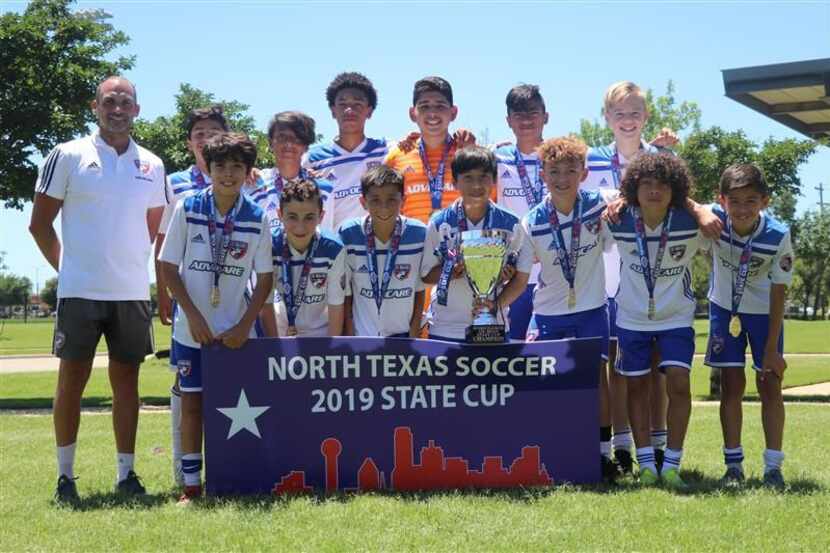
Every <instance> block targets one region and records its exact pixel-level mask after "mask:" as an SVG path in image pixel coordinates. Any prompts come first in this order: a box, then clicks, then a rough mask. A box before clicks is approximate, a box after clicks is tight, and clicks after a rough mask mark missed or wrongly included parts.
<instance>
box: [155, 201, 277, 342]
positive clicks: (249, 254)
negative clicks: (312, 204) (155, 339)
mask: <svg viewBox="0 0 830 553" xmlns="http://www.w3.org/2000/svg"><path fill="white" fill-rule="evenodd" d="M212 203H213V193H212V189H211V188H207V189H205V190H202V191H199V192H196V193H195V194H192V195H190V196H188V197H186V198H185V199H184V200H182V201H181V202H179V204H178V205H177V206H176V209H175V211H174V212H173V218H172V219H171V221H170V227H169V228H168V229H167V235H166V236H165V238H164V245H163V246H162V247H161V253H160V255H159V259H160V260H161V261H165V262H167V263H172V264H174V265H178V266H179V275H181V278H182V282H184V287H185V288H186V289H187V293H188V295H189V296H190V299H191V300H192V301H193V304H194V305H195V306H196V308H197V309H198V310H199V313H201V314H202V316H203V317H204V318H205V321H207V323H208V325H209V326H210V330H211V332H212V333H213V334H214V335H217V334H219V333H221V332H224V331H226V330H228V329H230V328H233V327H234V326H235V325H236V324H237V323H239V321H240V320H241V319H242V316H243V315H244V314H245V310H246V309H247V307H248V303H249V301H250V296H249V295H248V293H247V288H246V286H247V283H248V279H249V277H250V275H251V273H252V272H255V273H269V272H271V270H272V267H271V239H270V234H269V232H268V222H267V221H266V219H265V214H264V213H263V212H262V210H261V209H259V207H257V206H256V205H255V204H254V203H253V202H251V201H250V199H249V198H248V197H247V196H245V195H244V194H240V195H239V199H238V200H237V202H236V205H235V206H234V207H233V210H234V226H233V233H232V234H231V236H230V242H229V247H228V253H227V256H226V257H225V261H224V263H222V264H221V267H222V274H221V275H220V276H219V294H220V302H219V305H218V307H213V305H211V303H210V295H211V290H212V289H213V280H214V273H213V254H212V252H211V249H210V233H209V231H208V221H209V220H210V219H211V213H212V212H214V211H215V209H216V208H215V206H212V205H211V204H212ZM223 229H224V217H222V216H217V225H216V238H215V239H216V240H217V241H221V240H222V231H223ZM250 337H251V338H255V337H256V332H255V330H254V328H253V327H252V328H251V333H250ZM173 339H174V340H176V341H177V342H179V343H180V344H183V345H185V346H189V347H191V348H198V347H200V346H199V343H198V342H196V341H195V340H194V339H193V336H192V335H191V334H190V327H189V326H188V322H187V316H186V315H185V313H184V309H181V308H178V309H176V315H175V321H174V323H173Z"/></svg>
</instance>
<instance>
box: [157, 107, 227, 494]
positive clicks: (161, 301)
mask: <svg viewBox="0 0 830 553" xmlns="http://www.w3.org/2000/svg"><path fill="white" fill-rule="evenodd" d="M185 129H186V130H187V149H188V150H189V151H190V153H192V154H193V158H194V159H195V161H196V163H195V164H194V165H191V166H190V167H188V168H187V169H185V170H184V171H179V172H177V173H172V174H170V175H168V176H167V184H168V186H169V187H170V189H171V192H172V194H173V196H172V197H173V199H172V201H171V202H170V203H169V204H167V206H166V207H165V208H164V213H163V214H162V217H161V225H160V226H159V234H158V238H157V240H156V252H155V263H156V290H157V293H158V311H159V320H160V321H161V324H163V325H169V324H170V322H171V319H172V316H173V303H172V302H171V301H170V295H169V293H168V292H167V286H166V284H165V283H164V274H163V272H162V270H161V267H160V264H161V261H159V253H160V252H161V245H162V244H163V243H164V235H165V234H167V227H168V226H169V225H170V219H171V218H172V217H173V210H174V209H175V208H176V205H177V204H178V203H179V201H180V200H182V199H183V198H186V197H187V196H190V195H192V194H195V193H197V192H199V191H200V190H204V189H205V188H207V187H208V186H210V184H211V180H210V174H209V173H208V166H207V162H206V161H205V158H204V156H203V155H202V148H204V146H205V144H206V143H207V142H208V140H210V139H211V138H213V137H214V136H216V135H217V134H220V133H222V132H227V130H228V122H227V121H226V120H225V115H224V114H223V113H222V107H221V106H213V107H209V108H198V109H194V110H193V111H191V112H190V113H189V114H188V116H187V120H186V121H185ZM170 370H172V371H175V374H176V377H175V381H174V382H173V386H172V387H171V388H170V429H171V435H172V442H173V447H172V449H173V478H174V480H175V481H176V483H177V484H179V485H182V484H184V476H183V475H182V398H181V392H180V390H179V373H178V370H177V368H176V367H175V366H172V365H171V367H170Z"/></svg>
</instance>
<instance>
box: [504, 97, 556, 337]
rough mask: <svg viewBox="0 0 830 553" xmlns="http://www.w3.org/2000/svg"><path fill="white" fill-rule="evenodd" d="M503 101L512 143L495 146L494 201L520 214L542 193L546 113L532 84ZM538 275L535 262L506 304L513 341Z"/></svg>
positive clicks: (520, 332) (521, 330) (521, 333)
mask: <svg viewBox="0 0 830 553" xmlns="http://www.w3.org/2000/svg"><path fill="white" fill-rule="evenodd" d="M505 103H506V104H507V125H508V126H509V127H510V130H512V131H513V135H514V136H515V137H516V143H515V144H511V143H509V142H507V143H502V144H498V145H497V146H496V148H495V154H496V159H497V160H498V186H497V187H496V190H497V193H496V195H497V198H498V199H497V200H496V203H498V204H499V205H500V206H502V207H504V208H507V209H509V210H510V211H512V212H513V213H515V214H516V215H518V216H519V217H523V216H524V215H525V214H527V212H528V211H530V210H531V209H533V208H534V207H536V206H537V205H538V204H539V202H541V201H542V197H543V196H544V195H545V183H544V182H543V181H542V172H541V170H540V164H539V156H538V154H537V153H536V149H537V148H538V147H539V145H541V144H542V129H544V127H545V125H546V124H547V122H548V112H547V111H546V110H545V100H544V99H543V98H542V94H541V93H540V92H539V87H538V86H536V85H531V84H522V85H518V86H515V87H513V88H511V89H510V92H508V93H507V99H506V100H505ZM538 278H539V265H538V264H534V265H533V269H532V270H531V272H530V278H529V281H528V285H527V289H526V290H525V291H524V292H523V293H522V295H521V296H519V298H518V299H517V300H516V301H515V302H513V305H511V306H510V337H511V338H512V339H514V340H524V338H525V334H526V333H527V326H528V323H529V322H530V315H531V312H532V311H533V290H534V288H535V287H536V283H537V280H538Z"/></svg>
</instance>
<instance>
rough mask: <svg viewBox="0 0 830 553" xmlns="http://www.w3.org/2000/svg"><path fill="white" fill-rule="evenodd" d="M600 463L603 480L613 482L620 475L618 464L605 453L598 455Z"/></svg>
mask: <svg viewBox="0 0 830 553" xmlns="http://www.w3.org/2000/svg"><path fill="white" fill-rule="evenodd" d="M599 457H600V463H601V465H600V466H601V467H602V479H603V480H604V481H605V482H613V481H614V480H616V479H617V478H619V477H620V476H621V473H620V466H619V465H618V464H617V463H615V462H614V461H612V460H611V459H610V458H609V457H606V456H605V455H600V456H599Z"/></svg>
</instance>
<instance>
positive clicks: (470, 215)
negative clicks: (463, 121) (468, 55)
mask: <svg viewBox="0 0 830 553" xmlns="http://www.w3.org/2000/svg"><path fill="white" fill-rule="evenodd" d="M452 178H453V181H454V184H455V188H456V189H457V190H458V191H459V192H460V193H461V197H460V198H458V199H457V200H455V201H454V202H453V203H452V204H450V205H449V206H448V207H446V208H444V209H442V210H441V211H439V212H438V213H436V214H435V215H433V216H432V219H430V222H429V226H428V228H427V237H426V242H425V243H424V257H423V262H422V264H421V275H422V277H423V280H424V282H425V283H427V284H434V285H436V286H435V287H434V288H433V289H432V299H431V306H430V311H431V317H430V322H429V324H430V332H429V337H430V338H433V339H436V340H446V341H454V342H461V341H463V340H464V339H465V336H466V329H467V327H468V326H470V324H471V323H472V322H473V310H474V308H477V307H480V306H479V305H477V304H475V303H474V302H475V301H476V299H475V297H474V296H473V291H472V289H471V288H470V285H469V284H468V282H467V280H466V277H465V268H464V264H463V262H460V261H459V260H458V259H457V258H456V257H455V254H456V252H458V250H459V243H460V239H461V233H462V232H464V231H467V230H503V231H506V232H507V233H508V234H509V237H510V238H509V245H508V251H509V252H511V253H512V254H515V267H512V266H510V265H507V266H505V268H504V270H503V271H502V275H501V280H502V282H503V283H504V286H503V287H501V289H500V291H498V292H497V296H496V299H495V301H488V302H487V304H486V305H487V307H488V308H490V310H495V311H496V312H497V314H498V315H500V317H501V320H502V321H503V322H505V323H507V318H506V311H507V310H508V308H509V307H510V304H511V303H513V302H514V301H515V300H516V298H517V297H519V295H521V293H522V292H523V291H524V290H525V288H526V287H527V279H528V273H529V272H530V268H531V266H532V264H533V255H532V253H531V251H530V248H529V246H528V244H526V243H525V242H524V241H523V240H522V232H521V228H520V223H519V218H518V217H516V216H515V215H514V214H513V213H511V212H509V211H507V210H506V209H504V208H502V207H500V206H498V205H496V203H495V202H493V201H492V200H491V199H490V198H491V195H492V191H493V187H494V186H495V184H496V157H495V155H493V152H491V151H490V150H487V149H485V148H481V147H479V146H471V147H467V148H464V149H461V150H459V151H458V152H457V153H456V155H455V158H454V159H453V160H452ZM407 201H409V199H407Z"/></svg>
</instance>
